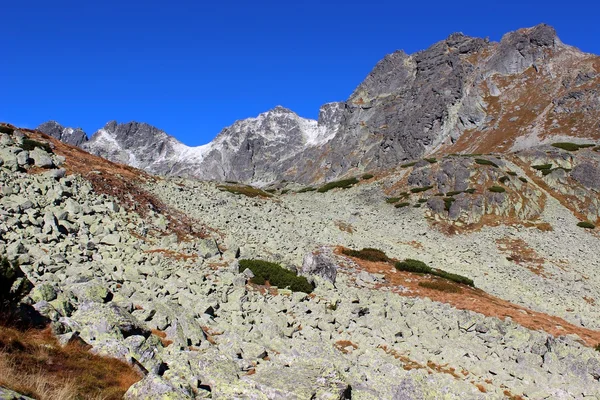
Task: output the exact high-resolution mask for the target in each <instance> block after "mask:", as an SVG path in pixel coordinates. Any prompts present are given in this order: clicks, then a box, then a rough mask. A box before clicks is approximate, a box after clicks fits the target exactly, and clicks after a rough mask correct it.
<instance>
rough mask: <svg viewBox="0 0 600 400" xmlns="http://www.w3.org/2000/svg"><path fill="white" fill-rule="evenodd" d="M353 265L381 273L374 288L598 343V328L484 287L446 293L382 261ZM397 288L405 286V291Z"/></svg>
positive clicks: (338, 250) (344, 267)
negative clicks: (527, 305) (516, 301)
mask: <svg viewBox="0 0 600 400" xmlns="http://www.w3.org/2000/svg"><path fill="white" fill-rule="evenodd" d="M341 250H342V248H341V247H337V248H336V249H335V253H336V254H338V255H342V252H341ZM353 261H354V265H353V267H354V266H356V267H357V268H358V269H360V270H363V271H367V272H369V273H377V274H383V275H384V283H379V284H377V285H376V286H375V288H376V289H379V288H382V287H386V288H388V289H389V290H391V291H392V292H395V293H397V294H398V295H400V296H408V297H428V298H430V299H431V300H433V301H439V302H441V303H447V304H450V305H452V306H453V307H455V308H457V309H459V310H471V311H474V312H477V313H480V314H483V315H486V316H488V317H496V318H499V319H501V320H504V319H505V318H506V317H510V318H511V319H512V321H513V322H515V323H517V324H520V325H522V326H524V327H525V328H528V329H533V330H539V329H541V330H543V331H545V332H547V333H549V334H551V335H553V336H564V335H567V334H576V335H578V336H579V337H580V338H581V340H582V343H584V344H585V345H587V346H595V345H596V344H597V343H600V332H599V331H594V330H591V329H587V328H583V327H580V326H577V325H574V324H571V323H569V322H567V321H565V320H564V319H562V318H559V317H556V316H553V315H548V314H544V313H541V312H537V311H533V310H530V309H527V308H525V307H521V306H518V305H516V304H513V303H511V302H509V301H506V300H503V299H500V298H498V297H495V296H492V295H490V294H488V293H486V292H484V291H483V290H480V289H475V288H471V287H468V286H461V289H462V290H463V292H462V293H447V292H441V291H439V290H435V289H430V288H427V287H423V286H420V285H419V282H425V281H428V280H430V279H429V278H428V277H427V276H426V275H419V274H413V273H410V272H404V271H397V270H394V269H392V268H390V265H389V264H388V263H385V262H373V261H367V260H361V259H357V258H355V259H353ZM340 266H341V267H342V268H341V269H340V272H342V271H344V270H346V271H347V272H348V273H352V272H351V271H350V268H351V267H350V266H349V265H348V264H346V263H344V262H341V263H340ZM398 288H407V289H409V291H408V292H406V291H404V290H399V289H398Z"/></svg>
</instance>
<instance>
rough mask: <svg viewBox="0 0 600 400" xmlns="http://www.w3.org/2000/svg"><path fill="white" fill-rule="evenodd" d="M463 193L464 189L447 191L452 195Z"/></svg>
mask: <svg viewBox="0 0 600 400" xmlns="http://www.w3.org/2000/svg"><path fill="white" fill-rule="evenodd" d="M461 193H462V190H453V191H451V192H448V193H446V196H448V197H452V196H456V195H458V194H461Z"/></svg>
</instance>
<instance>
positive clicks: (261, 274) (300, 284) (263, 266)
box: [239, 260, 314, 293]
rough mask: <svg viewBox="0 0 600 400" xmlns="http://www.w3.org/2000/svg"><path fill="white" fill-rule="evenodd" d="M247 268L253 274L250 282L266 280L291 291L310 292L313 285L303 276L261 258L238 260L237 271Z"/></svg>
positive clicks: (259, 282)
mask: <svg viewBox="0 0 600 400" xmlns="http://www.w3.org/2000/svg"><path fill="white" fill-rule="evenodd" d="M246 268H248V269H249V270H250V271H252V273H253V274H254V278H252V282H253V283H256V284H261V285H262V284H264V283H265V282H266V281H269V283H270V284H271V285H273V286H277V287H278V288H282V289H283V288H289V289H290V290H291V291H293V292H304V293H311V292H312V291H313V290H314V287H313V286H312V285H311V284H310V283H309V282H308V280H307V279H306V278H305V277H303V276H298V275H296V274H295V273H294V272H292V271H290V270H287V269H285V268H283V267H282V266H281V265H279V264H275V263H272V262H268V261H263V260H240V262H239V271H240V272H243V271H244V270H245V269H246Z"/></svg>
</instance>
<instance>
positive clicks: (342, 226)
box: [334, 221, 354, 234]
mask: <svg viewBox="0 0 600 400" xmlns="http://www.w3.org/2000/svg"><path fill="white" fill-rule="evenodd" d="M334 224H335V226H337V227H338V229H339V230H340V231H342V232H347V233H350V234H352V233H354V227H353V226H352V225H351V224H348V223H346V222H343V221H335V222H334Z"/></svg>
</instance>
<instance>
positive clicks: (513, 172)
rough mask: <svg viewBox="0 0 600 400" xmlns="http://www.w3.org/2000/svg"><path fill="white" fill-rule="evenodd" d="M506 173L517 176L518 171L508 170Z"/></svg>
mask: <svg viewBox="0 0 600 400" xmlns="http://www.w3.org/2000/svg"><path fill="white" fill-rule="evenodd" d="M506 173H507V174H509V175H510V176H517V173H516V172H515V171H506Z"/></svg>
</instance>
